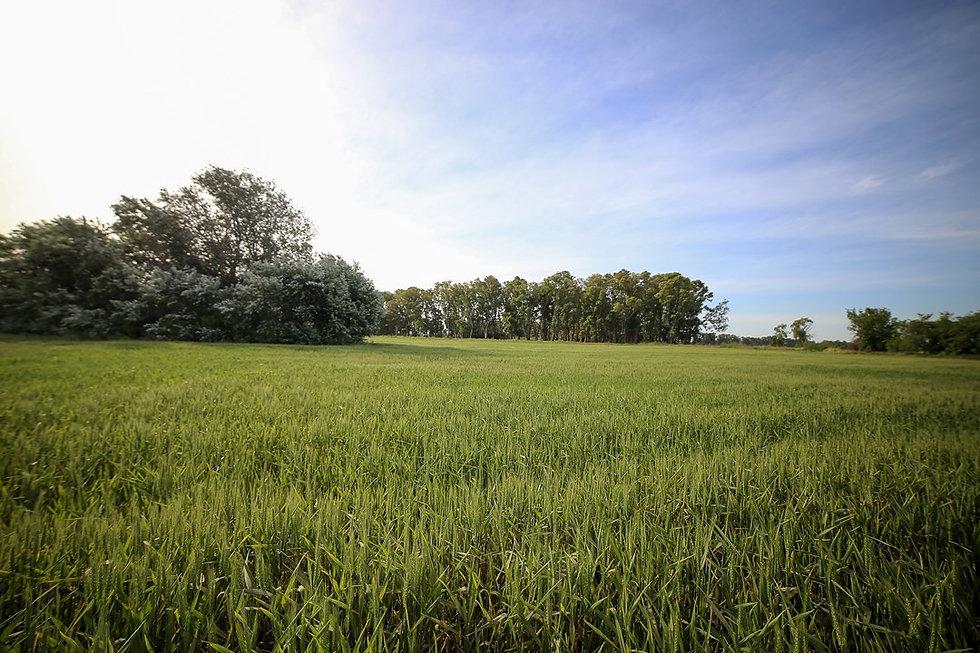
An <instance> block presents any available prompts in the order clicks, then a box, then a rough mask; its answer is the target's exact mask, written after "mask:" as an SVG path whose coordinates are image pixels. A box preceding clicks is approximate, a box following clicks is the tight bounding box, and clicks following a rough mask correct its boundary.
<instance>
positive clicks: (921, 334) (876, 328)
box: [847, 308, 980, 355]
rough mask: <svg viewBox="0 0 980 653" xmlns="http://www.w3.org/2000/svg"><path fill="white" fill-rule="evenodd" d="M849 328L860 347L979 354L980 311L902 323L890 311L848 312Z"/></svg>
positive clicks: (921, 317)
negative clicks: (958, 315)
mask: <svg viewBox="0 0 980 653" xmlns="http://www.w3.org/2000/svg"><path fill="white" fill-rule="evenodd" d="M847 319H848V321H849V322H850V326H849V327H848V328H849V329H850V331H851V332H852V333H854V335H855V342H856V344H857V345H858V347H859V348H861V349H864V350H867V351H895V352H912V353H922V354H954V355H968V354H974V355H975V354H980V311H974V312H973V313H969V314H967V315H962V316H960V317H955V316H954V315H953V314H952V313H946V312H944V313H940V314H939V315H938V316H937V317H935V318H934V317H933V316H932V314H930V313H919V314H918V316H917V317H915V318H914V319H911V320H899V319H897V318H896V317H895V316H894V315H892V312H891V311H890V310H888V309H887V308H865V309H862V310H860V311H859V310H857V309H853V308H852V309H848V311H847Z"/></svg>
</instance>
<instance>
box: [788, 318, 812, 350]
mask: <svg viewBox="0 0 980 653" xmlns="http://www.w3.org/2000/svg"><path fill="white" fill-rule="evenodd" d="M812 327H813V320H811V319H810V318H808V317H806V316H804V317H801V318H798V319H796V320H793V323H792V324H791V325H790V330H791V331H792V333H793V340H795V341H796V345H797V346H800V345H805V344H806V343H808V342H810V329H811V328H812Z"/></svg>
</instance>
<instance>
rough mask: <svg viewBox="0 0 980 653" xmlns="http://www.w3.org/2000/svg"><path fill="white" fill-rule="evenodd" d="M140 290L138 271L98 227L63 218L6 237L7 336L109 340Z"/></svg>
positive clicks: (0, 263) (3, 322)
mask: <svg viewBox="0 0 980 653" xmlns="http://www.w3.org/2000/svg"><path fill="white" fill-rule="evenodd" d="M137 293H138V277H137V272H136V271H135V270H134V269H132V268H131V267H130V266H129V265H127V264H126V262H125V261H124V260H123V256H122V249H121V246H120V243H119V242H118V240H116V239H114V238H113V237H112V236H111V234H110V232H109V230H108V229H107V228H106V227H105V226H104V225H102V224H100V223H99V222H96V221H92V220H88V219H85V218H78V219H75V218H69V217H60V218H56V219H54V220H49V221H45V222H36V223H33V224H22V225H20V226H18V227H17V228H16V229H14V230H13V232H12V233H11V234H9V235H7V236H2V235H0V329H2V330H3V331H7V332H17V333H37V334H68V333H73V334H77V335H82V336H89V337H104V336H107V335H111V334H113V333H115V332H117V331H118V328H119V324H118V315H117V311H118V305H119V303H120V302H125V301H128V300H131V299H133V298H134V297H135V296H136V295H137Z"/></svg>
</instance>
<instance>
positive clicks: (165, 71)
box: [0, 0, 980, 338]
mask: <svg viewBox="0 0 980 653" xmlns="http://www.w3.org/2000/svg"><path fill="white" fill-rule="evenodd" d="M0 61H2V62H3V63H0V66H2V71H3V76H2V80H3V81H2V86H0V88H2V93H3V99H2V101H0V231H4V232H5V231H8V230H9V229H11V228H12V227H13V226H14V225H15V224H17V223H18V222H22V221H29V220H36V219H42V218H50V217H54V216H56V215H68V214H70V215H87V216H91V217H98V218H102V219H104V220H109V219H110V218H111V211H110V209H109V206H110V205H111V204H112V203H113V202H114V201H116V199H117V198H118V197H119V196H120V195H122V194H126V195H135V196H148V197H154V196H155V195H156V193H157V192H158V190H159V188H161V187H164V186H165V187H168V188H176V187H179V186H180V185H182V184H184V183H186V182H187V181H188V180H189V178H190V176H191V175H192V174H193V173H194V172H196V171H199V170H201V169H203V168H204V167H206V166H207V165H209V164H216V165H221V166H224V167H230V168H247V169H248V170H250V171H252V172H254V173H256V174H258V175H260V176H263V177H266V178H269V179H272V180H274V181H276V183H277V184H278V185H279V186H280V187H281V188H282V189H283V190H284V191H286V192H287V193H288V194H289V195H290V196H291V197H292V198H293V200H294V202H295V203H296V204H297V205H298V206H300V207H301V208H303V209H304V210H305V211H306V213H307V215H308V216H309V217H310V218H311V219H312V221H313V222H314V224H315V225H316V228H317V231H318V235H317V237H316V246H317V248H318V249H320V250H321V251H328V252H331V253H335V254H339V255H341V256H343V257H344V258H346V259H348V260H353V261H358V262H359V263H360V264H361V266H362V267H363V269H364V270H365V272H366V273H367V274H368V276H370V277H371V278H372V279H374V281H375V283H376V284H377V285H378V287H379V288H382V289H394V288H397V287H404V286H408V285H426V286H428V285H431V284H432V283H434V282H436V281H439V280H444V279H452V280H457V281H462V280H468V279H473V278H475V277H477V276H485V275H487V274H494V275H496V276H497V277H498V278H500V279H502V280H503V279H506V278H510V277H513V276H514V275H517V274H519V275H521V276H524V277H525V278H529V279H534V280H538V279H541V278H543V277H544V276H547V275H548V274H551V273H553V272H556V271H558V270H566V269H567V270H569V271H571V272H572V273H574V274H576V275H579V276H587V275H588V274H590V273H593V272H612V271H615V270H618V269H621V268H624V267H625V268H629V269H632V270H644V269H645V270H649V271H651V272H668V271H675V270H676V271H679V272H682V273H684V274H687V275H689V276H692V277H697V278H700V279H702V280H704V281H705V282H706V283H707V284H708V285H709V287H710V288H711V289H712V290H714V292H715V295H716V297H717V298H718V299H721V298H729V299H730V301H731V310H732V313H731V318H732V319H731V323H732V324H731V328H730V331H731V332H733V333H738V334H742V335H768V334H769V333H771V331H772V326H773V325H774V324H776V323H778V322H790V321H792V320H793V319H795V318H796V317H799V316H801V315H808V316H810V317H811V318H813V319H814V321H815V325H814V332H815V335H816V336H817V337H818V338H845V337H848V334H847V332H846V330H845V327H846V320H845V318H844V309H845V308H848V307H852V306H856V307H863V306H887V307H890V308H892V309H893V310H894V311H895V312H896V313H898V314H899V315H901V316H911V315H914V314H915V313H916V312H938V311H940V310H951V311H953V312H956V313H965V312H970V311H974V310H977V309H980V3H977V2H935V3H904V2H882V3H874V2H867V3H840V4H838V3H830V2H827V3H824V2H820V3H812V2H800V3H775V2H746V3H688V2H635V3H634V2H598V1H597V2H560V3H559V2H553V3H537V2H520V3H509V2H493V3H491V2H486V3H483V2H479V3H477V2H472V3H471V2H407V1H406V2H371V1H368V0H362V1H358V2H329V3H326V2H324V3H320V2H312V1H310V0H304V1H287V0H253V1H249V2H236V1H233V0H176V1H174V2H144V1H142V0H135V1H133V0H130V1H119V2H110V1H102V0H93V1H90V2H71V1H68V0H59V1H46V0H39V1H35V2H7V3H3V4H2V5H0Z"/></svg>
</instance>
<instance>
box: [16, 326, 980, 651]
mask: <svg viewBox="0 0 980 653" xmlns="http://www.w3.org/2000/svg"><path fill="white" fill-rule="evenodd" d="M0 398H2V404H0V406H2V434H0V477H2V494H0V515H2V525H0V648H11V647H12V648H19V649H21V650H51V649H59V650H70V649H73V648H77V649H79V650H81V649H90V648H96V649H98V650H106V649H110V648H111V649H114V650H130V651H133V650H149V649H152V650H170V649H181V650H208V649H209V648H211V649H214V650H219V651H225V650H235V651H238V650H248V649H251V648H257V649H262V650H324V651H343V650H405V651H427V650H436V649H449V650H457V649H465V650H475V649H478V648H479V649H483V650H496V651H499V650H554V651H567V650H583V651H591V650H597V649H603V650H609V651H618V650H624V651H625V650H631V649H640V650H656V651H661V650H663V651H701V650H727V649H746V650H771V651H807V650H817V651H820V650H901V651H918V650H923V651H926V650H929V651H939V650H949V649H957V648H960V649H962V648H968V647H971V646H975V645H976V642H977V639H978V630H977V622H976V617H975V614H974V610H975V606H976V605H977V598H978V591H977V589H976V588H977V572H976V569H975V565H976V561H977V552H978V549H980V523H978V519H977V512H978V510H977V508H978V500H980V361H977V360H962V359H948V358H947V359H942V358H924V357H901V356H890V355H865V354H850V353H841V352H838V353H833V352H794V351H771V350H756V349H748V348H737V349H735V348H733V349H725V348H714V347H690V346H660V345H633V346H630V345H582V344H562V343H547V342H545V343H528V342H520V341H518V342H513V341H510V342H506V341H503V342H492V341H459V340H422V339H409V338H375V339H373V340H372V341H371V343H370V344H366V345H359V346H350V347H298V346H296V347H293V346H260V345H222V344H215V345H210V344H178V343H149V342H108V343H96V342H70V341H58V340H29V339H4V340H0Z"/></svg>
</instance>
